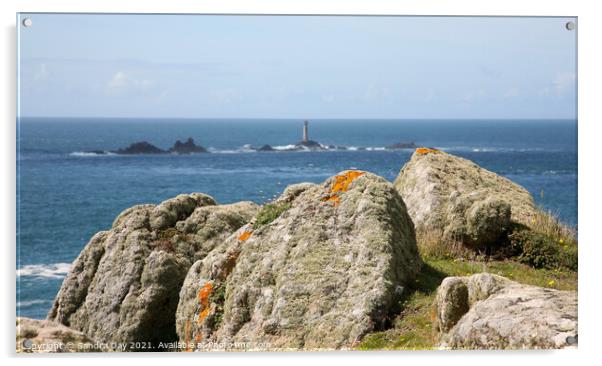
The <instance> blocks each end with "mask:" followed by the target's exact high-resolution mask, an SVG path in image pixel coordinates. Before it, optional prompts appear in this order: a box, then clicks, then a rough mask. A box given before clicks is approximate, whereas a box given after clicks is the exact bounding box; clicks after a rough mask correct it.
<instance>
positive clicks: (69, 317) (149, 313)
mask: <svg viewBox="0 0 602 366" xmlns="http://www.w3.org/2000/svg"><path fill="white" fill-rule="evenodd" d="M257 210H258V206H257V205H255V204H254V203H251V202H240V203H236V204H231V205H216V203H215V201H214V200H213V198H211V197H209V196H207V195H204V194H200V193H194V194H190V195H179V196H177V197H175V198H172V199H169V200H167V201H164V202H162V203H161V204H159V205H157V206H154V205H139V206H134V207H132V208H129V209H127V210H125V211H123V212H122V213H121V214H120V215H119V216H118V217H117V218H116V219H115V221H114V223H113V226H112V228H111V229H110V230H109V231H103V232H99V233H98V234H96V235H94V237H92V239H91V240H90V242H89V243H88V245H87V246H86V247H85V248H84V250H82V252H81V253H80V255H79V257H78V258H77V259H76V260H75V262H74V263H73V267H72V269H71V271H70V273H69V274H68V275H67V277H66V278H65V280H64V282H63V285H62V286H61V289H60V291H59V293H58V295H57V297H56V299H55V302H54V305H53V307H52V310H51V311H50V313H49V315H48V319H49V320H54V321H57V322H59V323H62V324H65V325H67V326H69V327H71V328H73V329H76V330H79V331H82V332H83V333H85V334H86V335H88V336H89V337H90V338H92V339H94V340H95V341H99V342H151V343H153V344H156V343H158V342H162V341H163V342H169V341H173V340H175V339H177V336H176V333H175V311H176V307H177V304H178V295H179V292H180V287H181V285H182V283H183V281H184V277H185V276H186V273H187V272H188V269H189V268H190V266H191V265H192V264H193V263H194V262H195V261H196V260H198V259H201V258H203V257H204V256H205V255H206V254H207V253H208V252H209V251H211V249H213V247H215V246H216V245H217V244H218V243H221V242H223V240H224V239H225V238H226V237H228V236H229V235H230V234H231V233H232V232H234V231H235V230H237V229H238V228H239V227H241V226H242V225H244V224H245V223H247V222H249V221H250V220H251V218H252V217H253V216H254V215H255V214H256V212H257Z"/></svg>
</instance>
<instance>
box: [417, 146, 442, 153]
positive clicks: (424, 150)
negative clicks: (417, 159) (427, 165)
mask: <svg viewBox="0 0 602 366" xmlns="http://www.w3.org/2000/svg"><path fill="white" fill-rule="evenodd" d="M431 153H432V154H440V153H441V151H440V150H437V149H431V148H429V147H419V148H417V149H416V154H418V155H426V154H431Z"/></svg>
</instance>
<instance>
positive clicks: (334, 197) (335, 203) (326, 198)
mask: <svg viewBox="0 0 602 366" xmlns="http://www.w3.org/2000/svg"><path fill="white" fill-rule="evenodd" d="M322 201H324V202H329V201H332V202H334V205H335V206H336V205H338V204H339V202H341V199H340V198H339V196H337V195H336V194H333V195H331V196H328V197H324V198H323V199H322Z"/></svg>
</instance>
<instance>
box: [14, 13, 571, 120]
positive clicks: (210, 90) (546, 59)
mask: <svg viewBox="0 0 602 366" xmlns="http://www.w3.org/2000/svg"><path fill="white" fill-rule="evenodd" d="M25 17H29V18H31V20H32V23H33V24H32V26H31V27H28V28H26V27H23V26H22V25H20V22H19V26H18V37H19V39H18V47H19V50H18V57H19V61H18V62H19V70H18V72H19V75H18V78H19V83H18V84H19V85H18V88H19V90H18V93H19V111H20V115H21V116H38V117H133V118H148V117H152V118H155V117H156V118H394V119H396V118H399V119H408V118H409V119H412V118H416V119H419V118H427V119H428V118H443V119H458V118H460V119H462V118H466V119H468V118H478V119H500V118H503V119H521V118H542V119H550V118H575V116H576V47H577V30H576V29H575V30H572V31H569V30H567V29H566V27H565V24H566V23H567V22H568V21H574V20H575V19H572V18H503V17H502V18H494V17H348V16H338V17H332V16H322V17H320V16H217V15H116V14H112V15H91V14H21V15H20V19H23V18H25Z"/></svg>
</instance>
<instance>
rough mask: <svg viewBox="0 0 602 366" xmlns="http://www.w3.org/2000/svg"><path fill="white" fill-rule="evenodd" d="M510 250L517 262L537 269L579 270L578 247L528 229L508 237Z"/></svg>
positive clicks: (515, 232) (520, 230)
mask: <svg viewBox="0 0 602 366" xmlns="http://www.w3.org/2000/svg"><path fill="white" fill-rule="evenodd" d="M508 240H509V246H508V248H509V250H510V251H512V252H513V254H514V255H515V256H516V258H517V260H518V261H520V262H521V263H525V264H528V265H530V266H532V267H535V268H547V269H556V268H567V269H570V270H573V271H576V270H577V245H575V244H574V243H565V242H564V240H563V239H558V240H554V239H553V238H551V237H549V236H547V235H544V234H541V233H537V232H534V231H532V230H528V229H518V230H514V231H513V232H512V233H511V234H510V235H508Z"/></svg>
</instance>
